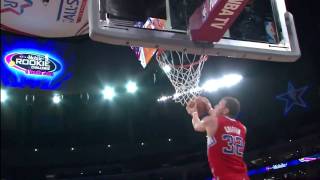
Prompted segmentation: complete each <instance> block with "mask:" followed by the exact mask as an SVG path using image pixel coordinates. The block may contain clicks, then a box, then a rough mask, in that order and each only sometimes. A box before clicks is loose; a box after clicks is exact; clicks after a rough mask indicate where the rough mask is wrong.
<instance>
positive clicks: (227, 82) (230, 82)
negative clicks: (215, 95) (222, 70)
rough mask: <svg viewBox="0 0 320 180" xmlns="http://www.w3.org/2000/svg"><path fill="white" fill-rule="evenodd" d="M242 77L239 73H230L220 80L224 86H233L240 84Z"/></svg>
mask: <svg viewBox="0 0 320 180" xmlns="http://www.w3.org/2000/svg"><path fill="white" fill-rule="evenodd" d="M242 78H243V77H242V76H241V75H239V74H228V75H224V76H223V77H222V79H221V80H220V81H221V83H222V85H223V86H224V87H231V86H234V85H236V84H238V83H239V82H240V81H241V80H242Z"/></svg>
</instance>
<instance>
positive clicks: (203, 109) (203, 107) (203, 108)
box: [195, 98, 209, 117]
mask: <svg viewBox="0 0 320 180" xmlns="http://www.w3.org/2000/svg"><path fill="white" fill-rule="evenodd" d="M195 101H196V104H197V112H198V115H199V117H203V116H205V115H207V114H208V111H209V109H208V107H207V102H205V101H204V100H203V99H201V98H196V99H195Z"/></svg>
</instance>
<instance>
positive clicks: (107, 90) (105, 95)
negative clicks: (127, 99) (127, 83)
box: [102, 86, 116, 100]
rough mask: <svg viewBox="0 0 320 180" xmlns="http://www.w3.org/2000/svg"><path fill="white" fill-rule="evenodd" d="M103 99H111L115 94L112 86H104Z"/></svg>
mask: <svg viewBox="0 0 320 180" xmlns="http://www.w3.org/2000/svg"><path fill="white" fill-rule="evenodd" d="M102 94H103V99H107V100H112V99H113V98H114V97H115V96H116V92H115V91H114V88H113V87H110V86H106V87H105V88H104V90H103V91H102Z"/></svg>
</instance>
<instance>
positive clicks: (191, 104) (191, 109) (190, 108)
mask: <svg viewBox="0 0 320 180" xmlns="http://www.w3.org/2000/svg"><path fill="white" fill-rule="evenodd" d="M186 110H187V112H188V114H190V115H192V114H193V113H194V112H197V103H196V101H195V100H194V99H191V100H190V101H189V102H188V103H187V106H186Z"/></svg>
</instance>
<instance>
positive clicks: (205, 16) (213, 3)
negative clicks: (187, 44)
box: [189, 0, 250, 42]
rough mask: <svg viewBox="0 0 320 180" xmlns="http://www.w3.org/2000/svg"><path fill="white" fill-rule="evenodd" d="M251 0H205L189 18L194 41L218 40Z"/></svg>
mask: <svg viewBox="0 0 320 180" xmlns="http://www.w3.org/2000/svg"><path fill="white" fill-rule="evenodd" d="M249 1H250V0H205V2H204V3H203V4H202V5H201V6H200V7H198V8H197V9H196V10H195V12H194V13H193V14H192V16H191V17H190V19H189V31H190V33H191V38H192V40H193V41H205V42H218V41H219V40H220V39H221V38H222V37H223V35H224V33H225V32H226V31H227V29H228V28H229V27H230V26H231V25H232V23H233V22H234V21H235V20H236V18H237V17H238V16H239V14H240V13H241V11H242V10H243V8H244V7H245V6H246V4H247V3H248V2H249Z"/></svg>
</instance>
